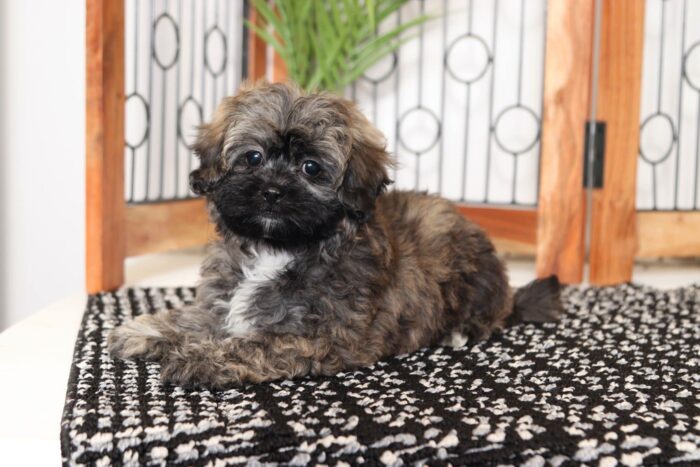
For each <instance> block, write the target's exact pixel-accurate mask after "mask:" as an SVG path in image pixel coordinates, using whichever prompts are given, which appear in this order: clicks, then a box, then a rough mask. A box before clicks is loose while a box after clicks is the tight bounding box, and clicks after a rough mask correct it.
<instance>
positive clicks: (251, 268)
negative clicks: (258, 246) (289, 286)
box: [224, 251, 293, 337]
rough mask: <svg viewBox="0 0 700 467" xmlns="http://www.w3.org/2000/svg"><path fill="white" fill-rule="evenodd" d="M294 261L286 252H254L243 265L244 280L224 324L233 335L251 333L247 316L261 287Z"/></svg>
mask: <svg viewBox="0 0 700 467" xmlns="http://www.w3.org/2000/svg"><path fill="white" fill-rule="evenodd" d="M292 259H293V257H292V255H290V254H289V253H286V252H270V251H261V252H256V251H254V252H253V254H252V256H251V257H250V259H249V260H248V261H246V262H245V263H243V265H242V266H241V271H242V272H243V279H242V280H241V282H239V283H238V286H237V287H236V288H235V289H234V291H233V296H232V297H231V301H230V302H229V312H228V315H226V321H225V324H224V326H225V327H226V330H227V331H228V332H229V333H230V334H231V335H233V336H236V337H243V336H245V335H246V334H247V333H248V332H249V331H250V328H251V325H252V323H251V321H250V320H249V319H247V317H246V316H245V314H246V312H247V311H248V309H249V308H250V306H251V304H252V302H253V299H254V297H255V294H256V293H257V291H258V290H259V289H260V287H262V286H264V285H265V284H266V283H268V282H270V281H271V280H274V279H275V278H276V277H278V276H279V275H280V274H281V273H282V272H283V271H284V268H286V267H287V265H288V264H289V263H290V262H291V261H292Z"/></svg>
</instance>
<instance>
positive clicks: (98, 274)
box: [85, 0, 126, 293]
mask: <svg viewBox="0 0 700 467" xmlns="http://www.w3.org/2000/svg"><path fill="white" fill-rule="evenodd" d="M85 65H86V89H85V97H86V119H85V150H86V238H85V243H86V255H85V257H86V272H85V276H86V285H87V290H88V292H90V293H93V292H98V291H101V290H111V289H115V288H117V287H119V286H120V285H121V284H122V282H123V281H124V258H125V253H126V249H125V245H126V242H125V224H124V218H125V217H124V216H125V205H124V2H123V0H87V2H86V56H85Z"/></svg>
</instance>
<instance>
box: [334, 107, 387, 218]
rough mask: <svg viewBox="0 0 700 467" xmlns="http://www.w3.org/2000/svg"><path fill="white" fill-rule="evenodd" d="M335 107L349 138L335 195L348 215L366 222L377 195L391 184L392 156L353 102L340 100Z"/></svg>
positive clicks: (379, 135) (378, 133)
mask: <svg viewBox="0 0 700 467" xmlns="http://www.w3.org/2000/svg"><path fill="white" fill-rule="evenodd" d="M338 106H339V108H340V109H341V112H343V113H345V117H346V122H347V125H348V132H349V136H350V140H351V141H350V149H349V155H348V162H347V168H346V169H345V175H344V177H343V183H342V185H341V186H340V189H339V191H338V198H339V199H340V202H341V203H342V204H343V205H344V206H345V209H346V210H347V212H348V214H349V215H350V217H352V218H353V219H355V220H357V221H358V222H365V221H367V220H368V219H369V218H370V216H371V215H372V211H373V210H374V204H375V201H376V199H377V196H379V195H380V194H381V193H382V192H383V191H384V190H385V189H386V186H387V185H388V184H390V183H392V181H391V179H390V178H389V174H388V173H387V169H388V167H390V166H391V165H392V161H391V156H389V154H388V153H387V152H386V141H385V139H384V135H382V133H381V132H380V131H379V130H377V129H376V128H375V127H374V125H372V124H371V123H370V122H369V120H367V118H366V117H365V116H364V115H363V114H362V113H361V112H360V111H359V110H358V109H357V108H356V107H355V104H353V103H351V102H349V101H346V100H340V99H339V101H338Z"/></svg>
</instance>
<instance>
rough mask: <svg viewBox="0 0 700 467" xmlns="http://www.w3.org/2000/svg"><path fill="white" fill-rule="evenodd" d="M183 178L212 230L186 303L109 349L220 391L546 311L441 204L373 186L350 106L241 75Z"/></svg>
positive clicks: (548, 290)
mask: <svg viewBox="0 0 700 467" xmlns="http://www.w3.org/2000/svg"><path fill="white" fill-rule="evenodd" d="M194 149H195V152H196V153H197V155H198V156H199V158H200V161H201V164H200V167H199V168H198V169H197V170H195V171H194V172H192V174H191V175H190V184H191V187H192V190H193V191H194V192H195V193H198V194H200V195H203V196H205V197H206V199H207V200H208V205H209V210H210V217H211V220H212V221H213V222H214V223H215V225H216V227H217V230H218V234H219V238H218V240H217V241H216V242H215V243H214V244H212V245H211V246H210V249H209V253H208V257H207V259H206V260H205V262H204V264H203V265H202V268H201V276H202V277H201V282H200V283H199V286H198V288H197V294H196V302H195V303H194V305H192V306H188V307H185V308H183V309H179V310H173V311H163V312H159V313H156V314H153V315H144V316H139V317H137V318H136V319H134V320H132V321H130V322H127V323H126V324H124V325H123V326H120V327H118V328H116V329H115V330H114V331H113V332H112V333H111V335H110V336H109V348H110V351H111V353H112V355H113V356H115V357H119V358H123V359H133V358H143V359H147V360H153V361H157V362H160V364H161V371H162V377H163V379H164V380H165V381H168V382H172V383H177V384H183V385H200V386H205V387H212V388H221V387H226V386H230V385H235V384H240V383H243V382H260V381H268V380H274V379H279V378H292V377H297V376H301V375H307V374H320V375H332V374H334V373H337V372H339V371H342V370H349V369H354V368H358V367H363V366H367V365H370V364H372V363H374V362H376V361H377V360H379V359H382V358H384V357H388V356H391V355H397V354H402V353H406V352H411V351H414V350H416V349H418V348H420V347H424V346H430V345H434V344H437V343H439V342H441V341H442V340H443V339H445V338H448V337H449V336H450V335H452V334H453V333H455V332H458V333H463V334H464V335H466V336H470V337H472V338H477V339H478V338H484V337H487V336H489V334H491V333H492V332H493V331H494V330H498V329H499V328H502V327H503V326H504V325H505V324H507V323H516V322H520V321H547V320H553V319H556V318H557V316H558V315H559V312H560V309H561V303H560V299H559V284H558V281H557V280H556V278H554V277H552V278H549V279H542V280H537V281H534V282H532V283H531V284H529V285H528V286H526V287H523V288H521V289H518V290H517V291H515V292H514V293H512V291H511V289H510V287H509V286H508V279H507V276H506V272H505V270H504V266H503V263H502V262H501V261H500V260H499V258H498V257H497V256H496V253H495V252H494V247H493V245H492V243H491V242H490V241H489V239H488V238H487V237H486V235H485V234H484V232H483V231H482V230H481V229H480V228H478V227H477V226H476V225H474V224H473V223H471V222H470V221H468V220H467V219H465V218H464V217H463V216H462V215H460V214H459V213H458V212H457V210H456V209H455V207H454V205H452V204H451V203H450V202H448V201H446V200H444V199H442V198H439V197H436V196H429V195H425V194H418V193H409V192H401V191H391V192H385V188H386V186H387V184H388V183H390V180H389V177H388V174H387V167H389V166H390V164H391V159H390V156H389V154H388V153H387V151H386V147H385V141H384V138H383V136H382V134H381V133H380V132H379V131H378V130H377V129H376V128H374V127H373V126H372V125H371V124H370V122H369V121H368V120H367V119H366V118H365V117H364V116H363V115H362V113H360V111H359V110H358V109H357V107H356V106H355V104H353V103H352V102H350V101H348V100H346V99H343V98H341V97H338V96H336V95H333V94H326V93H322V94H304V93H303V92H301V91H300V90H299V89H297V88H296V87H294V86H291V85H287V84H257V85H253V86H249V87H247V88H244V89H242V90H241V91H240V92H239V93H238V95H236V96H235V97H229V98H227V99H225V100H224V101H223V102H222V103H221V105H220V106H219V108H218V110H217V112H216V114H215V116H214V118H213V121H212V122H211V123H208V124H205V125H203V126H202V127H201V129H200V131H199V136H198V139H197V141H196V143H195V147H194Z"/></svg>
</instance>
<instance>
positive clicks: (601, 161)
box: [583, 121, 605, 188]
mask: <svg viewBox="0 0 700 467" xmlns="http://www.w3.org/2000/svg"><path fill="white" fill-rule="evenodd" d="M592 125H593V128H592V127H591V126H592ZM591 131H592V132H591ZM585 132H586V133H585V135H584V140H585V141H586V144H585V145H584V149H583V186H584V188H588V187H589V186H590V187H591V188H603V178H604V177H603V175H604V167H605V122H591V121H587V122H586V128H585ZM591 144H592V145H593V148H592V149H593V153H592V158H593V161H592V166H591V161H589V159H588V154H589V152H590V150H591ZM591 170H592V171H593V183H592V184H590V185H589V180H590V178H589V177H590V175H591V174H590V173H589V172H590V171H591Z"/></svg>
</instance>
